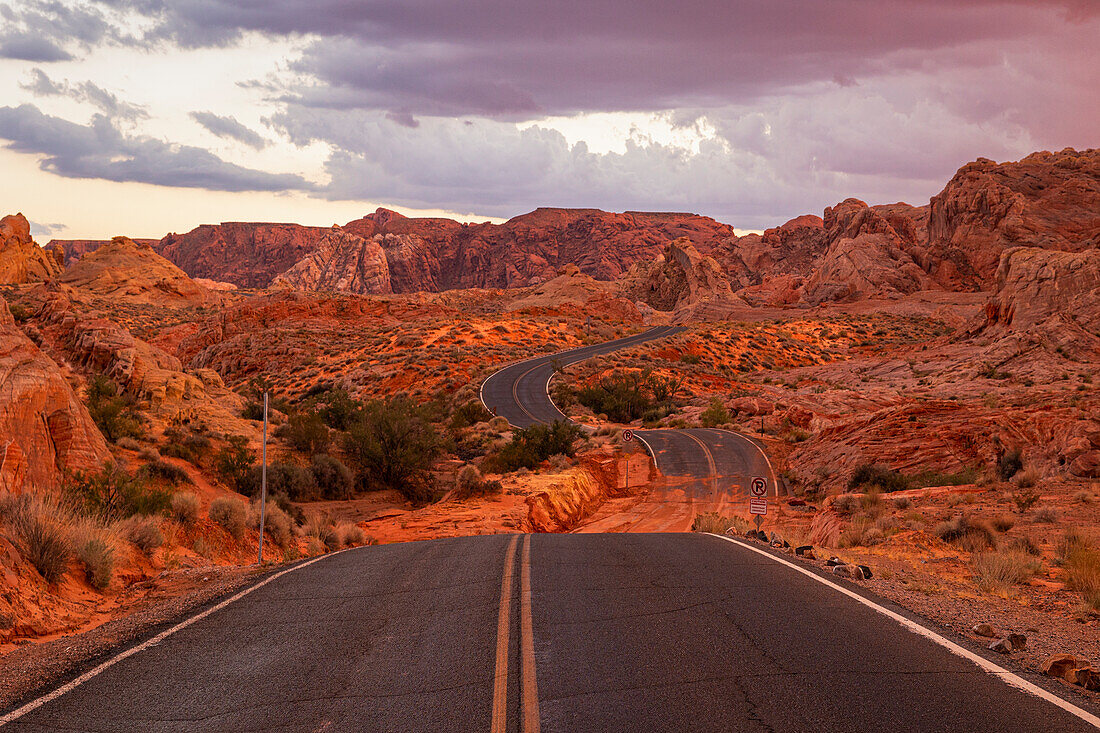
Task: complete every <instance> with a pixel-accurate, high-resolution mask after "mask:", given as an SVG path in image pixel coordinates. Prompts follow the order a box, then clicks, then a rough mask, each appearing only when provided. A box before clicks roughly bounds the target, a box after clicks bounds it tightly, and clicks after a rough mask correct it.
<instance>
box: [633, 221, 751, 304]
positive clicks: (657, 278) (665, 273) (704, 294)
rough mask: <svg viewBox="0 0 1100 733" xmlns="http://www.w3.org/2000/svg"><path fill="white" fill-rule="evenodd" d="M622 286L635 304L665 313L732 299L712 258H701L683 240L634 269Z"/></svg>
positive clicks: (720, 271) (723, 276)
mask: <svg viewBox="0 0 1100 733" xmlns="http://www.w3.org/2000/svg"><path fill="white" fill-rule="evenodd" d="M624 286H625V288H626V290H627V292H629V293H630V294H631V295H632V297H634V298H635V299H636V300H641V301H643V302H645V303H646V304H648V305H649V306H651V307H652V308H655V309H657V310H664V311H670V310H675V309H677V308H690V307H692V306H695V305H698V304H700V303H702V302H703V301H709V300H730V299H732V298H733V289H732V288H731V287H730V282H729V280H728V279H727V278H726V275H725V272H723V269H722V267H721V266H720V265H719V264H718V263H717V262H716V261H715V260H714V258H713V257H705V256H703V255H702V254H700V253H699V250H697V249H696V248H695V247H694V246H693V245H692V243H691V242H690V241H689V240H688V239H687V238H686V237H681V238H679V239H677V240H676V241H675V242H672V243H671V244H669V245H668V246H667V247H665V251H664V252H663V253H662V255H661V256H660V257H659V258H658V259H657V260H655V261H654V262H652V263H647V264H641V265H638V266H636V267H635V268H633V269H632V270H631V273H630V275H629V276H628V279H627V281H626V282H625V283H624Z"/></svg>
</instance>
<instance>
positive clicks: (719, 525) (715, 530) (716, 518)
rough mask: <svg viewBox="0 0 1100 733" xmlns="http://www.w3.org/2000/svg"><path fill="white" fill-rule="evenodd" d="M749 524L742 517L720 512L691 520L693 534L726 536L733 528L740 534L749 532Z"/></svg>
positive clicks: (705, 514)
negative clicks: (703, 533) (702, 533)
mask: <svg viewBox="0 0 1100 733" xmlns="http://www.w3.org/2000/svg"><path fill="white" fill-rule="evenodd" d="M749 526H750V525H749V523H748V521H746V520H745V519H743V518H742V517H737V516H726V515H724V514H719V513H718V512H704V513H702V514H696V515H695V518H694V519H692V520H691V531H692V532H705V533H709V534H725V533H726V532H727V531H728V530H730V529H731V528H732V529H734V530H735V531H737V532H739V533H743V532H747V531H748V529H749Z"/></svg>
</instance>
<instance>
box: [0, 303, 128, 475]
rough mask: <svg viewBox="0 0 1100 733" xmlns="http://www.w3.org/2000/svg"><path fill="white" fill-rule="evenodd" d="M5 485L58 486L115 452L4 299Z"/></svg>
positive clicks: (0, 471)
mask: <svg viewBox="0 0 1100 733" xmlns="http://www.w3.org/2000/svg"><path fill="white" fill-rule="evenodd" d="M0 394H2V395H3V399H0V488H2V489H5V490H7V491H11V492H14V493H19V492H21V491H22V490H24V489H26V488H34V489H39V490H43V491H45V490H53V489H56V488H58V487H59V486H60V484H61V480H62V478H63V477H64V474H65V472H66V471H75V470H83V469H89V468H94V467H95V466H97V465H101V464H102V463H103V461H106V460H108V459H109V458H110V456H111V453H110V451H109V450H108V448H107V443H106V441H105V440H104V439H103V436H102V435H101V434H100V432H99V430H98V429H96V426H95V423H93V422H92V418H91V416H90V415H89V414H88V410H87V408H85V407H84V404H83V403H82V402H81V401H80V399H79V398H78V397H77V396H76V394H75V393H74V392H73V389H72V387H70V386H69V383H68V381H66V379H65V377H64V375H63V374H62V373H61V370H60V369H59V368H58V366H57V364H56V363H54V362H53V361H52V360H51V359H50V358H49V357H48V356H46V355H45V354H43V353H42V351H40V350H39V348H38V347H37V346H35V345H34V343H33V342H32V341H31V340H30V339H29V338H27V336H26V335H24V333H23V332H22V331H21V330H20V329H19V328H17V327H16V325H15V321H14V319H13V318H12V316H11V314H10V313H9V312H8V304H7V303H6V302H5V301H4V300H3V299H0Z"/></svg>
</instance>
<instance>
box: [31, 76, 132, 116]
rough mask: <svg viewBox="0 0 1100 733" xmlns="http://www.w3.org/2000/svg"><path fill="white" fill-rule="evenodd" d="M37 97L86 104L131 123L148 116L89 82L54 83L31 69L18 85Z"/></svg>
mask: <svg viewBox="0 0 1100 733" xmlns="http://www.w3.org/2000/svg"><path fill="white" fill-rule="evenodd" d="M19 86H20V87H21V88H22V89H26V90H27V91H29V92H30V93H32V94H34V95H35V96H38V97H49V96H64V97H69V98H71V99H75V100H77V101H78V102H88V103H90V104H93V105H95V106H96V107H98V108H99V109H100V110H102V111H103V113H104V114H106V115H107V116H108V117H112V118H116V119H123V120H129V121H131V122H133V121H135V120H139V119H143V118H146V117H148V116H149V113H148V111H146V109H145V108H144V107H142V106H141V105H137V104H130V103H129V102H123V101H122V100H120V99H119V98H118V97H117V96H115V95H114V94H112V93H111V92H109V91H107V90H106V89H104V88H103V87H101V86H98V85H96V84H94V83H92V82H90V81H83V82H80V83H78V84H72V83H70V82H68V81H61V82H55V81H54V80H53V79H51V78H50V77H49V76H48V75H47V74H46V72H44V71H42V69H31V79H30V81H28V82H24V83H21V84H20V85H19Z"/></svg>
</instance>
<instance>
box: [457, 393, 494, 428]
mask: <svg viewBox="0 0 1100 733" xmlns="http://www.w3.org/2000/svg"><path fill="white" fill-rule="evenodd" d="M492 419H493V413H491V412H489V411H488V410H486V409H485V405H483V404H481V402H480V401H478V400H470V401H469V402H467V403H466V404H464V405H461V406H459V407H457V408H455V411H454V414H452V415H451V430H462V429H463V428H468V427H470V426H471V425H476V424H477V423H479V422H489V421H490V420H492Z"/></svg>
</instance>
